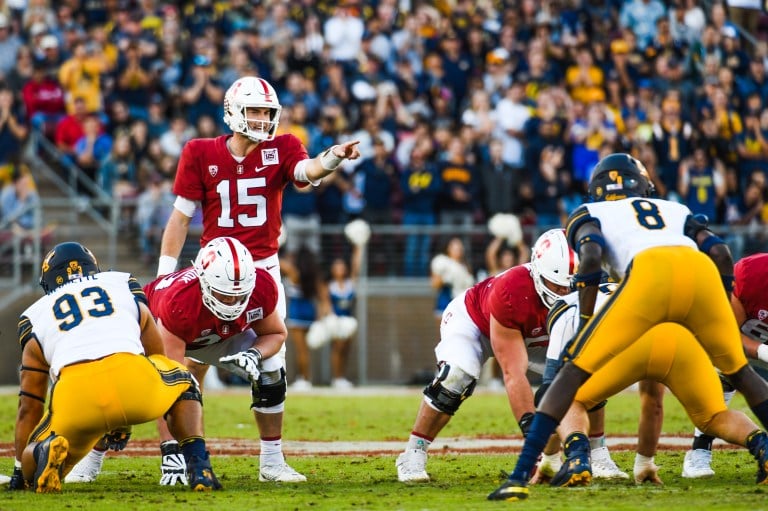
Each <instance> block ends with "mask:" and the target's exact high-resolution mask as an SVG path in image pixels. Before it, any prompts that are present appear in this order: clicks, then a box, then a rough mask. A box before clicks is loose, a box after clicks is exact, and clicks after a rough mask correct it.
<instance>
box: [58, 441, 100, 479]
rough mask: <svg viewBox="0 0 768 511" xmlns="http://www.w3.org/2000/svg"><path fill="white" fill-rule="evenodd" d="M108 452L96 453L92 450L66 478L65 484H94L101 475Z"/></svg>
mask: <svg viewBox="0 0 768 511" xmlns="http://www.w3.org/2000/svg"><path fill="white" fill-rule="evenodd" d="M105 454H106V451H94V450H93V449H91V450H90V451H88V454H86V455H85V456H83V458H82V459H81V460H80V461H78V462H77V464H76V465H75V466H74V467H73V468H72V470H71V471H70V472H69V474H67V476H66V477H65V478H64V482H65V483H92V482H94V481H95V480H96V478H97V477H98V476H99V474H100V473H101V467H102V465H103V464H104V455H105Z"/></svg>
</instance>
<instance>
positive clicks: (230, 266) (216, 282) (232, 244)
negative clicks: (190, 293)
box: [193, 237, 256, 321]
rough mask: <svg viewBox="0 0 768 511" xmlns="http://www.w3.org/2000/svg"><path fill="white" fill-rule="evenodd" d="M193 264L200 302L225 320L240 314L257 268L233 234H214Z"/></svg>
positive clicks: (250, 291)
mask: <svg viewBox="0 0 768 511" xmlns="http://www.w3.org/2000/svg"><path fill="white" fill-rule="evenodd" d="M193 266H194V268H195V271H196V272H197V276H198V278H199V280H200V288H201V290H202V292H203V304H204V305H205V306H206V307H207V308H208V309H209V310H210V311H211V312H212V313H213V314H214V315H215V316H216V317H217V318H219V319H223V320H224V321H234V320H235V319H237V318H238V317H240V315H241V314H242V313H243V311H244V310H245V308H246V307H247V306H248V300H249V299H250V298H251V293H253V289H254V287H256V268H255V265H254V264H253V258H252V257H251V253H250V252H249V251H248V249H247V248H245V246H244V245H243V244H242V243H240V242H239V241H238V240H236V239H235V238H228V237H221V238H215V239H212V240H211V241H209V242H208V244H207V245H205V246H204V247H203V248H202V249H200V252H198V254H197V257H196V258H195V261H194V263H193Z"/></svg>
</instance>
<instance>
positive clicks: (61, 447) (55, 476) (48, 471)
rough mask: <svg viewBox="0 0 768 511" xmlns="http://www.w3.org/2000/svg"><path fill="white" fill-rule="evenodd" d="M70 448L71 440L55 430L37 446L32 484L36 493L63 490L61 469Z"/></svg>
mask: <svg viewBox="0 0 768 511" xmlns="http://www.w3.org/2000/svg"><path fill="white" fill-rule="evenodd" d="M68 450H69V441H67V439H66V438H64V437H63V436H58V435H56V434H55V433H53V432H51V436H49V437H48V438H46V439H45V440H43V441H42V442H40V443H39V444H38V445H37V446H36V447H35V457H36V458H37V468H35V475H34V478H33V480H32V486H33V488H34V490H35V492H36V493H59V492H60V491H61V471H62V469H63V468H64V460H65V459H66V458H67V451H68Z"/></svg>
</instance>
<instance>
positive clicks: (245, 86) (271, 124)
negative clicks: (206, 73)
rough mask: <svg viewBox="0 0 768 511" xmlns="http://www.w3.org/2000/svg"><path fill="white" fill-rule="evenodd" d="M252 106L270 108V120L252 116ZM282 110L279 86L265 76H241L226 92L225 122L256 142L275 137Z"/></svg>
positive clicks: (233, 129)
mask: <svg viewBox="0 0 768 511" xmlns="http://www.w3.org/2000/svg"><path fill="white" fill-rule="evenodd" d="M249 107H250V108H269V109H270V114H269V120H255V119H248V116H247V111H246V108H249ZM282 110H283V107H282V106H280V101H279V100H278V99H277V93H276V92H275V89H273V88H272V86H271V85H270V84H269V82H268V81H266V80H264V79H263V78H257V77H255V76H245V77H243V78H240V79H238V80H237V81H235V83H233V84H232V86H231V87H230V88H229V89H228V90H227V92H226V94H224V122H225V123H226V124H227V126H229V128H230V129H231V130H232V131H234V132H235V133H240V134H242V135H245V136H246V137H248V138H249V139H251V140H253V141H255V142H260V141H262V140H272V139H273V138H275V133H276V132H277V125H278V123H279V122H280V112H281V111H282Z"/></svg>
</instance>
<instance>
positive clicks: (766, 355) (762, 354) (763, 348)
mask: <svg viewBox="0 0 768 511" xmlns="http://www.w3.org/2000/svg"><path fill="white" fill-rule="evenodd" d="M757 359H758V360H760V361H761V362H766V363H768V345H765V344H761V345H760V346H758V347H757Z"/></svg>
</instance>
